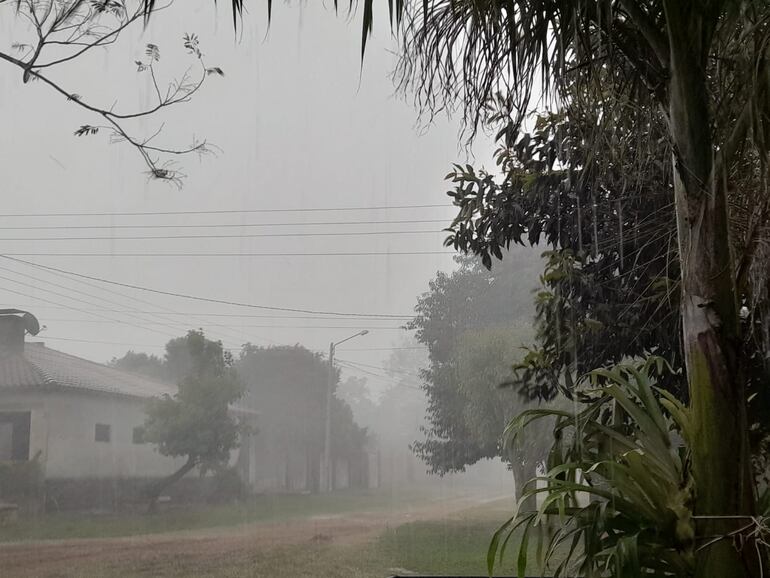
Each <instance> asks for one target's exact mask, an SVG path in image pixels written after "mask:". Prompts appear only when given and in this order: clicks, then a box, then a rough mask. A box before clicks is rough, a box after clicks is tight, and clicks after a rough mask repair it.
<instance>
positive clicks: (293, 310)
mask: <svg viewBox="0 0 770 578" xmlns="http://www.w3.org/2000/svg"><path fill="white" fill-rule="evenodd" d="M0 258H3V259H8V260H10V261H15V262H17V263H24V264H26V265H31V266H33V267H37V268H40V269H46V270H48V271H56V272H58V273H64V274H66V275H72V276H74V277H79V278H81V279H89V280H91V281H97V282H99V283H107V284H109V285H116V286H118V287H126V288H128V289H136V290H138V291H146V292H148V293H157V294H159V295H168V296H171V297H179V298H182V299H190V300H193V301H203V302H206V303H218V304H220V305H232V306H234V307H247V308H251V309H263V310H267V311H285V312H287V313H308V314H310V315H344V316H346V317H379V318H384V319H393V318H397V319H402V318H404V317H411V316H405V315H392V314H387V313H371V314H365V313H350V312H339V311H322V310H313V309H300V308H294V307H275V306H271V305H257V304H254V303H239V302H237V301H227V300H225V299H211V298H207V297H199V296H197V295H187V294H184V293H176V292H173V291H162V290H160V289H152V288H150V287H142V286H141V285H133V284H131V283H120V282H118V281H111V280H109V279H104V278H102V277H94V276H91V275H84V274H82V273H75V272H74V271H67V270H66V269H59V268H57V267H51V266H50V265H40V264H38V263H32V262H30V261H25V260H23V259H17V258H15V257H11V256H9V255H7V254H5V255H0Z"/></svg>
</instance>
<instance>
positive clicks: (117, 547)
mask: <svg viewBox="0 0 770 578" xmlns="http://www.w3.org/2000/svg"><path fill="white" fill-rule="evenodd" d="M484 501H489V500H488V499H487V500H482V499H479V498H461V499H458V498H453V499H451V500H439V501H432V502H428V503H426V504H423V505H421V506H418V507H414V506H412V507H409V508H404V509H391V510H384V511H376V512H353V513H345V514H338V515H328V516H314V517H309V518H301V519H294V520H289V521H286V522H281V523H276V522H271V523H254V524H248V525H242V526H235V527H227V528H212V529H206V530H196V531H191V532H176V533H168V534H153V535H145V536H132V537H129V538H106V539H79V540H57V541H40V542H24V543H15V544H14V543H11V544H4V545H0V575H2V576H3V577H16V576H19V577H22V576H23V577H32V576H34V577H36V578H38V577H65V576H112V575H122V574H123V572H122V571H121V568H130V569H131V572H132V573H133V574H135V575H146V576H162V575H175V576H178V575H185V574H187V572H186V571H184V572H181V573H180V570H181V568H180V565H182V564H183V565H184V567H185V568H189V569H191V573H190V574H189V575H202V574H205V573H208V571H206V572H204V571H203V570H204V569H206V568H208V569H211V568H216V567H218V565H219V566H225V565H227V564H231V563H232V561H233V560H234V559H237V558H242V557H244V556H251V555H254V553H255V552H259V551H265V550H270V549H275V548H279V547H283V546H290V545H296V544H308V545H314V544H315V545H323V544H335V545H348V546H349V545H356V544H360V543H364V542H366V541H368V540H371V539H372V538H374V537H376V536H377V535H379V534H380V533H381V532H383V531H384V530H386V529H387V528H392V527H396V526H399V525H401V524H404V523H408V522H413V521H416V520H433V519H444V518H447V517H450V516H452V515H456V514H458V513H459V512H461V511H462V510H464V509H468V508H470V507H473V506H474V505H478V504H480V503H483V502H484ZM194 569H200V570H201V572H200V574H198V572H195V571H194Z"/></svg>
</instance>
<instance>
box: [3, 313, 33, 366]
mask: <svg viewBox="0 0 770 578" xmlns="http://www.w3.org/2000/svg"><path fill="white" fill-rule="evenodd" d="M38 331H40V325H39V323H38V321H37V319H35V316H34V315H32V314H31V313H27V312H26V311H20V310H19V309H0V356H3V357H6V356H9V355H20V354H22V353H24V334H25V333H27V332H29V333H30V334H32V335H37V333H38Z"/></svg>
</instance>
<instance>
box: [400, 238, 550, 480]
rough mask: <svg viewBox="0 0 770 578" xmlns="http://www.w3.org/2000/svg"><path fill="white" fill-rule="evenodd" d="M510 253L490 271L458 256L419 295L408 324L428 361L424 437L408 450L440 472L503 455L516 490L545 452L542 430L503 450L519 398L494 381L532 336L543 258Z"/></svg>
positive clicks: (533, 253)
mask: <svg viewBox="0 0 770 578" xmlns="http://www.w3.org/2000/svg"><path fill="white" fill-rule="evenodd" d="M508 257H509V258H508V259H506V260H504V261H502V262H501V263H499V264H498V265H496V266H495V267H494V268H493V269H492V270H491V271H490V270H487V269H486V268H485V267H484V266H482V264H481V263H480V262H479V260H477V259H470V258H462V259H458V263H459V265H460V267H459V268H458V269H457V270H456V271H454V272H452V273H451V274H446V273H438V274H437V275H436V278H435V279H433V280H432V281H431V282H430V291H428V292H427V293H425V294H424V295H423V296H422V297H420V298H419V300H418V303H417V306H416V308H415V310H416V312H417V316H416V317H415V318H414V320H412V321H411V322H410V323H409V328H410V329H414V330H415V331H416V335H417V339H418V341H419V342H421V343H424V344H425V345H426V346H427V347H428V353H429V361H430V365H429V368H428V369H425V370H424V371H423V372H422V379H423V383H424V389H425V392H426V394H427V396H428V409H427V420H428V425H427V427H426V428H425V434H426V437H425V439H424V440H422V441H418V442H416V443H415V444H414V449H415V451H416V452H417V454H418V455H419V456H420V457H421V458H422V459H423V460H424V461H425V462H426V463H427V464H428V466H429V467H430V469H431V471H433V472H434V473H438V474H443V473H448V472H453V471H464V469H465V467H466V466H468V465H471V464H474V463H476V462H477V461H479V460H481V459H485V458H496V457H502V458H503V459H505V460H506V461H508V462H509V463H511V465H512V467H513V468H514V471H515V477H516V481H517V486H518V489H519V490H520V489H521V488H522V487H523V482H524V481H526V480H527V479H529V477H531V476H530V475H528V474H533V473H534V468H535V465H536V463H537V462H538V461H540V460H542V459H543V458H544V456H545V454H544V450H543V448H542V447H541V446H542V442H543V441H547V440H548V436H535V435H533V436H532V437H531V438H528V440H527V442H528V443H527V444H525V446H524V447H520V448H517V451H515V452H514V453H509V452H508V451H507V450H505V449H504V447H503V445H502V432H503V430H504V428H505V425H506V424H507V422H508V421H509V420H510V419H511V418H512V417H513V416H514V415H516V413H517V412H518V411H520V410H521V409H522V401H523V400H522V399H519V398H517V397H516V396H515V395H511V393H510V392H505V391H501V390H500V385H501V384H503V383H504V382H506V381H507V380H508V378H509V377H510V367H511V364H512V363H513V362H514V360H515V359H516V356H517V349H518V348H519V347H520V346H521V345H522V344H523V342H526V341H527V340H529V339H531V337H532V329H531V315H532V305H531V303H532V290H533V289H534V287H533V285H534V283H533V281H532V279H533V278H534V277H535V276H536V274H535V272H536V271H538V270H539V268H540V266H541V261H540V259H539V258H538V256H537V252H536V251H534V250H527V249H518V250H516V251H512V252H511V253H510V255H509V256H508Z"/></svg>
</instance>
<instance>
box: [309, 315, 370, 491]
mask: <svg viewBox="0 0 770 578" xmlns="http://www.w3.org/2000/svg"><path fill="white" fill-rule="evenodd" d="M367 333H369V330H368V329H364V330H363V331H359V332H358V333H356V334H355V335H351V336H350V337H346V338H345V339H343V340H342V341H337V342H336V343H335V342H333V341H332V342H331V343H330V344H329V383H328V385H327V388H326V429H325V430H324V453H323V459H322V460H321V484H320V486H321V487H320V490H321V492H331V491H332V463H331V442H332V392H333V391H334V351H335V349H336V347H337V346H338V345H339V344H341V343H345V342H346V341H349V340H351V339H353V338H355V337H360V336H362V335H366V334H367Z"/></svg>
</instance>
